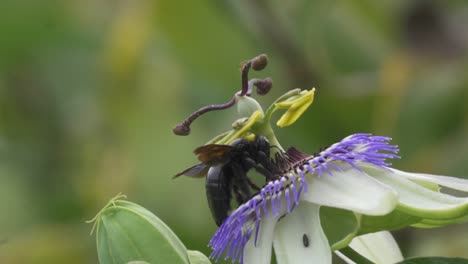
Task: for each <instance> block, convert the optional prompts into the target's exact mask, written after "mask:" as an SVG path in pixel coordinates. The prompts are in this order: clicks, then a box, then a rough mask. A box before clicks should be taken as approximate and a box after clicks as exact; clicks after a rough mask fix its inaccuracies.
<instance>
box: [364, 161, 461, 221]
mask: <svg viewBox="0 0 468 264" xmlns="http://www.w3.org/2000/svg"><path fill="white" fill-rule="evenodd" d="M359 166H360V167H361V168H362V169H363V170H364V171H366V172H367V173H369V175H371V176H373V177H374V178H376V179H377V180H379V181H380V182H382V183H384V184H386V185H387V186H390V187H391V188H393V189H394V190H396V191H397V192H398V194H399V204H398V209H399V210H401V211H403V212H405V213H407V214H409V215H413V216H417V217H421V218H424V219H444V220H450V219H456V218H460V217H463V216H465V215H467V214H468V198H459V197H454V196H451V195H447V194H443V193H439V192H434V191H431V190H429V189H427V188H424V187H422V186H420V185H419V184H417V183H414V182H412V181H411V180H409V179H407V178H406V177H404V176H402V175H400V173H399V171H398V170H391V171H390V170H384V169H382V168H379V167H376V166H373V165H370V164H367V163H362V164H360V165H359Z"/></svg>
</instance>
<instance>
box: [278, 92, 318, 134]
mask: <svg viewBox="0 0 468 264" xmlns="http://www.w3.org/2000/svg"><path fill="white" fill-rule="evenodd" d="M314 93H315V88H313V89H312V90H310V91H302V92H300V94H299V95H298V96H297V97H291V98H289V99H287V100H286V101H283V102H279V103H276V104H275V107H276V108H279V109H281V108H285V109H287V110H286V113H284V114H283V115H282V116H281V118H280V119H279V120H278V122H276V125H277V126H279V127H286V126H290V125H292V124H294V122H296V121H297V119H299V117H301V115H302V114H303V113H304V112H305V111H306V110H307V108H309V106H310V105H311V104H312V102H313V101H314Z"/></svg>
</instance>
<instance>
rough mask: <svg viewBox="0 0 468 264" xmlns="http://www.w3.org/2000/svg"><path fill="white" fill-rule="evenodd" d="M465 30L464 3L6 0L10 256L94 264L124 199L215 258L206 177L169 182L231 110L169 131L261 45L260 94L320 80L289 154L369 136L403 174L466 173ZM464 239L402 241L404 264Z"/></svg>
mask: <svg viewBox="0 0 468 264" xmlns="http://www.w3.org/2000/svg"><path fill="white" fill-rule="evenodd" d="M467 25H468V2H467V1H462V0H459V1H456V0H453V1H405V0H397V1H394V0H381V1H372V0H349V1H325V0H320V1H309V0H294V1H280V0H272V1H266V0H263V1H259V0H256V1H254V0H250V1H247V0H244V1H235V0H224V1H215V0H211V1H210V0H205V1H188V0H186V1H169V0H159V1H138V0H134V1H131V0H126V1H124V0H121V1H117V0H100V1H99V0H81V1H53V0H42V1H33V0H30V1H26V0H2V1H1V2H0V114H1V115H0V263H71V264H73V263H97V254H96V250H95V241H94V237H92V236H89V231H90V229H91V225H88V224H85V220H88V219H91V218H92V217H93V216H94V215H95V214H96V212H97V211H98V210H99V209H100V208H101V207H102V206H104V204H105V203H106V202H107V201H108V200H109V199H110V198H111V197H113V196H114V195H116V194H117V193H120V192H122V193H124V194H127V195H128V198H129V199H130V200H131V201H133V202H136V203H138V204H141V205H142V206H144V207H146V208H148V209H150V210H151V211H153V212H154V213H155V214H157V215H158V216H159V217H160V218H161V219H163V220H164V221H165V222H166V223H168V225H169V226H170V227H171V228H173V229H174V230H175V232H176V233H177V234H178V235H179V236H180V237H181V239H182V241H183V242H184V243H185V244H186V245H187V247H188V248H190V249H196V250H200V251H202V252H205V253H209V250H208V248H207V246H206V245H207V243H208V241H209V239H210V237H211V235H212V234H213V232H214V231H215V229H216V226H215V225H214V223H213V221H212V219H211V217H210V213H209V210H208V206H207V203H206V198H205V191H204V181H203V180H196V179H195V180H194V179H188V178H179V179H177V180H173V179H172V176H173V175H174V174H175V173H177V172H179V171H180V170H182V169H184V168H186V167H188V166H190V165H192V164H194V163H195V162H196V157H195V156H194V155H193V154H192V150H193V149H194V148H195V147H196V146H199V145H201V144H204V143H205V142H206V141H208V140H209V139H210V138H211V137H213V136H214V135H216V134H218V133H220V132H223V131H225V130H228V129H229V127H230V124H231V122H232V121H233V120H234V117H235V111H234V110H230V111H224V112H218V113H211V114H208V115H207V116H204V117H202V118H200V120H198V122H196V123H195V124H194V126H193V132H192V135H191V136H189V137H176V136H174V135H173V134H172V132H171V129H172V127H173V126H174V125H175V124H177V123H178V122H180V121H181V120H182V119H184V118H185V117H186V116H187V115H188V114H190V113H191V112H192V111H193V110H195V109H198V108H199V107H201V106H203V105H206V104H212V103H222V102H226V101H228V100H229V99H230V98H231V96H232V94H233V92H234V91H236V90H238V89H240V74H239V65H240V62H241V61H244V60H247V59H250V58H251V57H253V56H255V55H258V54H260V53H267V54H268V55H269V57H270V64H269V66H268V67H267V69H266V70H264V71H262V72H260V73H254V74H253V76H252V77H255V76H259V77H266V76H270V77H272V78H273V81H274V88H273V90H272V92H271V93H270V94H269V95H268V96H265V97H264V98H261V99H260V101H261V102H263V103H265V104H267V103H269V102H271V101H272V100H273V99H274V98H275V97H277V96H278V95H280V94H282V93H284V92H286V91H287V90H289V89H292V88H296V87H301V88H311V87H316V88H317V92H316V100H315V102H314V104H313V105H312V106H311V108H310V109H309V111H308V112H307V113H306V114H305V116H304V117H303V118H302V119H300V120H299V122H297V123H296V124H295V125H294V126H292V127H288V128H285V129H281V130H278V132H277V133H278V137H279V139H280V141H281V142H282V143H283V144H284V145H285V146H287V145H294V146H296V147H298V148H299V149H301V150H303V151H305V152H310V153H312V152H315V151H317V150H318V149H319V148H320V147H324V146H327V145H329V144H331V143H334V142H336V141H338V140H340V139H341V138H343V137H345V136H347V135H349V134H351V133H355V132H371V133H374V134H380V135H386V136H390V137H393V139H394V141H393V142H394V143H396V144H398V145H400V149H401V156H402V157H403V159H402V160H399V161H396V162H394V165H395V167H397V168H400V169H403V170H408V171H419V172H427V173H436V174H445V175H456V176H461V177H463V176H465V177H468V74H467V73H468V56H467V55H468V28H467ZM466 234H468V225H459V226H454V227H450V228H444V229H437V230H405V231H400V232H398V233H397V234H396V235H397V238H398V240H399V242H400V243H401V246H402V249H403V252H404V254H405V255H406V256H415V255H446V256H464V257H468V250H467V249H468V236H467V235H466ZM447 241H450V243H448V242H447Z"/></svg>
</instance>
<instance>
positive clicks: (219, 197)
mask: <svg viewBox="0 0 468 264" xmlns="http://www.w3.org/2000/svg"><path fill="white" fill-rule="evenodd" d="M270 148H271V146H270V144H269V142H268V140H267V139H266V138H265V137H263V136H257V137H256V138H255V140H254V141H248V140H246V139H237V140H235V141H233V142H232V143H231V145H217V144H209V145H205V146H201V147H198V148H197V149H195V151H194V152H195V154H197V155H198V158H199V159H200V161H201V162H202V163H200V164H197V165H195V166H193V167H190V168H188V169H186V170H184V171H182V172H180V173H179V174H177V175H176V176H175V177H178V176H180V175H186V176H189V177H203V176H206V184H205V187H206V196H207V199H208V205H209V207H210V210H211V214H212V216H213V218H214V220H215V222H216V224H217V225H218V226H220V225H221V224H222V223H223V221H224V220H225V219H226V218H227V216H228V213H229V211H230V210H231V200H232V194H234V196H235V199H236V201H237V203H238V204H242V203H244V202H246V201H248V200H249V199H250V198H251V197H252V190H253V191H255V192H258V191H259V190H260V188H258V187H257V186H256V185H255V184H254V183H253V182H252V181H251V180H250V179H249V178H248V176H247V173H248V172H249V171H250V170H251V169H254V170H256V171H257V172H258V173H259V174H261V175H262V176H264V177H265V179H266V181H270V180H272V179H273V178H274V177H275V175H277V174H278V173H279V169H278V166H277V164H275V162H274V161H272V159H271V158H270Z"/></svg>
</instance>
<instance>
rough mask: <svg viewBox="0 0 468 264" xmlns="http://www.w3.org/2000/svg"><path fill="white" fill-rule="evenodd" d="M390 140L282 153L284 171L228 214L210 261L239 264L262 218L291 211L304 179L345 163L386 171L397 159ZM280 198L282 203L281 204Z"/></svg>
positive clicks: (347, 141) (362, 138)
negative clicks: (309, 152) (310, 152)
mask: <svg viewBox="0 0 468 264" xmlns="http://www.w3.org/2000/svg"><path fill="white" fill-rule="evenodd" d="M390 140H391V138H388V137H380V136H372V135H371V134H354V135H351V136H348V137H346V138H344V139H343V140H342V141H340V142H338V143H335V144H333V145H331V146H330V147H328V148H326V149H325V150H323V151H321V152H320V153H318V154H316V155H313V156H309V155H305V154H303V153H301V152H299V151H298V150H296V149H294V148H291V149H289V150H288V151H287V152H286V158H287V159H288V162H289V164H290V167H289V168H288V171H287V172H285V173H284V174H283V175H282V176H280V177H279V178H278V179H276V180H274V181H270V182H269V183H268V184H266V185H265V186H264V187H263V188H262V189H261V190H260V192H259V193H258V194H257V195H255V196H253V197H252V198H251V199H250V200H249V201H247V202H246V203H244V204H242V205H240V206H239V207H238V208H237V209H236V210H235V211H234V212H232V214H231V215H230V216H229V217H228V218H227V219H226V220H225V221H224V222H223V224H222V225H221V226H220V227H219V229H218V230H217V231H216V233H215V234H214V236H213V238H212V239H211V241H210V243H209V246H210V247H211V248H212V249H213V252H212V254H211V255H210V257H211V258H213V259H215V260H216V261H218V260H219V259H220V258H221V256H222V255H223V254H224V255H225V257H224V259H229V258H230V259H231V260H232V262H236V261H238V262H240V263H242V258H243V250H244V247H245V245H246V244H247V241H249V239H250V238H251V236H252V234H254V239H255V240H254V243H255V244H256V242H257V236H258V232H259V228H260V220H261V218H262V215H263V216H264V217H278V216H282V215H285V214H287V213H289V212H291V211H292V210H294V208H295V207H296V205H297V204H298V203H299V200H300V197H301V194H302V193H303V192H307V183H306V175H314V174H315V173H316V174H317V177H321V176H333V175H332V174H333V173H332V169H334V170H339V171H343V169H342V168H341V167H340V165H338V164H337V162H339V163H347V164H349V165H350V166H352V167H353V168H354V169H356V170H359V171H361V169H360V168H359V166H358V163H359V162H363V163H370V164H373V165H375V166H378V167H381V168H383V169H387V167H389V166H390V165H391V164H390V163H388V162H386V159H393V158H400V157H399V156H398V155H396V154H397V153H398V146H395V145H389V144H388V141H390ZM283 196H284V197H285V201H286V202H285V203H283V204H282V203H281V198H282V197H283ZM262 213H263V214H262Z"/></svg>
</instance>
